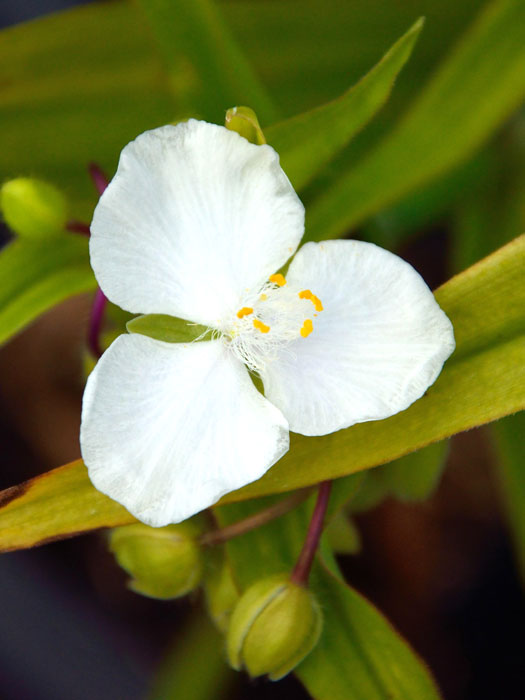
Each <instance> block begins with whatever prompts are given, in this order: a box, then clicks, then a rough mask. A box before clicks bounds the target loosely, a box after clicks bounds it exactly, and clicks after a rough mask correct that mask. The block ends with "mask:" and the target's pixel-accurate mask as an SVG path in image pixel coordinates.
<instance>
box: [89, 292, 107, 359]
mask: <svg viewBox="0 0 525 700" xmlns="http://www.w3.org/2000/svg"><path fill="white" fill-rule="evenodd" d="M107 301H108V300H107V299H106V296H105V295H104V292H103V291H102V290H101V289H100V287H97V291H96V292H95V298H94V299H93V306H92V307H91V316H90V319H89V330H88V347H89V349H90V350H91V352H92V353H93V355H94V356H95V357H97V358H98V357H100V356H101V355H102V352H103V350H102V348H101V346H100V330H101V328H102V321H103V319H104V309H105V308H106V303H107Z"/></svg>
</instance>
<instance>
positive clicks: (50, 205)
mask: <svg viewBox="0 0 525 700" xmlns="http://www.w3.org/2000/svg"><path fill="white" fill-rule="evenodd" d="M0 206H1V208H2V214H3V217H4V220H5V222H6V224H7V225H8V226H9V228H10V229H11V230H12V231H14V233H17V234H18V235H19V236H23V237H25V238H32V239H42V238H49V237H50V236H56V235H57V234H60V233H62V232H63V231H64V228H65V225H66V218H67V204H66V199H65V197H64V195H63V194H62V192H60V191H59V190H58V189H57V188H56V187H53V185H50V184H49V183H48V182H43V181H42V180H36V179H34V178H31V177H18V178H16V179H15V180H9V181H8V182H5V183H4V184H3V185H2V189H1V190H0Z"/></svg>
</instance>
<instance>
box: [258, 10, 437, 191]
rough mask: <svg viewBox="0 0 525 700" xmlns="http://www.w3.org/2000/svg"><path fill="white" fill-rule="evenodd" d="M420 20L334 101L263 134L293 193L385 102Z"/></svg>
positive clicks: (421, 22) (409, 48)
mask: <svg viewBox="0 0 525 700" xmlns="http://www.w3.org/2000/svg"><path fill="white" fill-rule="evenodd" d="M423 22H424V20H423V19H422V18H421V19H419V20H417V22H415V23H414V24H413V25H412V26H411V27H410V29H409V30H408V31H407V32H406V33H405V34H404V35H403V36H402V37H401V38H400V39H399V40H398V41H397V42H396V43H395V44H394V45H393V46H392V47H391V48H390V49H389V50H388V51H387V53H386V54H385V55H384V56H383V58H382V59H381V60H380V61H379V63H377V64H376V65H375V66H374V68H372V69H371V70H370V71H369V72H368V73H367V74H366V75H365V76H364V77H363V78H362V79H361V80H360V81H359V82H358V83H357V84H356V85H354V86H353V87H352V88H350V89H349V90H347V91H346V92H345V93H344V94H343V95H341V96H340V97H339V98H337V99H335V100H333V101H332V102H328V103H327V104H325V105H322V106H321V107H317V108H316V109H313V110H311V111H309V112H305V113H303V114H299V115H296V116H295V117H292V118H291V119H287V120H286V121H284V122H280V123H278V124H275V125H273V126H270V127H268V128H267V129H265V136H266V140H267V142H268V143H269V144H271V145H272V146H273V147H274V148H275V150H276V151H277V153H279V156H280V159H281V165H282V168H283V170H284V171H285V173H286V174H287V175H288V177H289V178H290V181H291V182H292V184H293V186H294V187H295V189H301V188H302V187H304V186H305V185H306V184H307V183H308V182H309V181H310V180H311V179H312V178H313V176H314V175H315V174H316V173H317V172H319V171H320V170H321V168H322V167H323V165H325V164H326V163H327V162H328V161H329V160H330V159H331V158H332V157H333V156H334V155H335V154H336V153H337V152H338V151H339V150H340V149H341V148H342V147H343V146H345V145H346V144H347V143H348V142H349V141H350V140H351V138H352V137H353V136H354V135H355V134H356V133H357V132H358V131H359V130H360V129H362V128H363V126H365V124H366V123H367V122H368V121H369V120H370V119H372V117H373V116H374V115H375V113H376V112H377V111H378V110H379V109H380V108H381V107H382V106H383V104H384V103H385V102H386V100H387V99H388V96H389V95H390V91H391V90H392V87H393V85H394V81H395V79H396V77H397V75H398V73H399V72H400V71H401V69H402V68H403V66H404V65H405V63H406V62H407V61H408V59H409V58H410V55H411V53H412V49H413V48H414V45H415V43H416V41H417V39H418V37H419V34H420V32H421V29H422V28H423Z"/></svg>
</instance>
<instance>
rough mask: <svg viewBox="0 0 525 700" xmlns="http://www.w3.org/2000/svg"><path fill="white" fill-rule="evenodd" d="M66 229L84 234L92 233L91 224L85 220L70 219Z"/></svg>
mask: <svg viewBox="0 0 525 700" xmlns="http://www.w3.org/2000/svg"><path fill="white" fill-rule="evenodd" d="M66 230H67V231H71V232H72V233H80V234H82V236H90V235H91V231H90V230H89V225H88V224H85V223H84V222H83V221H68V222H67V224H66Z"/></svg>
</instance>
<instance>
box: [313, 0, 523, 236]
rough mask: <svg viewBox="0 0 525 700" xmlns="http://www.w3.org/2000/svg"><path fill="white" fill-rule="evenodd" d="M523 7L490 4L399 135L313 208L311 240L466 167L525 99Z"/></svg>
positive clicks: (512, 0) (338, 231) (510, 2)
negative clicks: (455, 168) (455, 169)
mask: <svg viewBox="0 0 525 700" xmlns="http://www.w3.org/2000/svg"><path fill="white" fill-rule="evenodd" d="M524 23H525V5H523V3H521V2H519V0H496V1H494V2H492V3H490V4H489V5H488V6H487V7H486V8H485V10H484V11H483V12H482V13H481V15H480V16H479V18H478V19H477V21H476V22H475V23H474V25H473V26H472V27H471V29H470V30H469V31H468V32H467V34H466V35H465V36H464V37H463V40H462V41H460V43H459V44H458V45H457V47H456V49H455V51H453V52H452V54H451V55H450V56H449V57H448V59H446V60H445V62H444V64H443V65H442V66H441V68H440V69H439V70H438V72H437V74H436V75H435V76H434V78H433V79H432V80H431V82H430V83H429V84H428V85H427V88H426V90H424V91H423V92H422V94H421V95H420V97H418V98H417V99H416V102H415V103H414V105H413V106H412V108H411V109H409V111H408V112H407V113H406V116H405V117H404V118H403V119H402V120H401V122H399V124H398V125H397V127H395V128H394V129H393V131H392V132H390V133H389V134H388V135H387V136H386V137H385V139H384V140H383V141H382V142H381V143H379V144H378V146H377V147H375V148H374V149H373V151H372V152H371V153H370V154H369V155H368V156H365V158H364V159H363V160H362V161H361V162H360V163H359V164H358V165H357V166H356V167H355V168H352V169H351V170H350V171H348V172H347V173H346V174H345V175H343V176H342V177H340V178H338V180H337V182H336V183H335V184H334V185H333V186H332V187H330V188H329V189H328V190H326V191H325V192H324V194H321V195H320V196H319V198H318V199H317V200H316V201H315V202H314V203H313V205H312V207H311V208H310V211H309V215H308V225H307V232H306V236H307V239H308V240H322V239H330V238H334V237H338V236H341V235H343V234H344V233H345V232H347V231H348V230H349V229H351V228H354V227H355V226H357V225H358V224H359V223H361V222H362V221H363V220H365V219H366V218H367V217H368V216H370V215H371V214H373V213H375V212H378V211H380V210H381V209H383V208H385V207H386V206H388V205H390V204H393V203H394V202H396V201H398V200H399V199H401V198H402V197H403V196H405V195H407V194H408V193H410V192H412V191H414V190H415V189H417V188H418V187H422V186H423V185H425V184H427V183H428V182H430V181H432V180H433V179H434V178H437V177H438V176H440V175H443V174H444V173H445V172H447V171H448V170H450V169H451V168H453V167H454V166H455V165H459V164H460V163H461V162H462V161H464V160H466V159H467V158H468V157H469V156H470V155H471V154H472V153H473V152H474V151H475V150H476V149H477V148H478V147H479V146H480V145H481V144H482V143H483V142H484V141H485V140H486V139H487V138H488V137H489V136H490V134H491V133H493V131H494V130H495V129H496V128H497V127H498V126H499V125H500V124H501V123H502V121H503V120H504V119H506V118H507V117H508V116H509V115H510V114H511V113H512V112H513V111H514V110H515V109H516V108H517V107H518V106H519V104H520V103H521V102H522V100H523V97H524V95H525V44H524V42H523V30H522V27H523V25H524Z"/></svg>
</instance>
